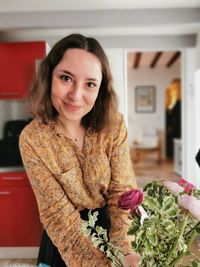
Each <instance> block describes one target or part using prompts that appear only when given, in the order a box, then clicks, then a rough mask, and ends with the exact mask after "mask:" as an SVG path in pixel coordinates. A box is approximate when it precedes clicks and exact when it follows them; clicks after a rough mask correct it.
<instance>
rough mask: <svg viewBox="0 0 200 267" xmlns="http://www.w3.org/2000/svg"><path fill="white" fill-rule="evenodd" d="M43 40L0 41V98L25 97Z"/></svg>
mask: <svg viewBox="0 0 200 267" xmlns="http://www.w3.org/2000/svg"><path fill="white" fill-rule="evenodd" d="M45 55H46V43H45V42H18V43H0V73H1V80H0V99H25V98H26V96H27V92H28V89H29V87H30V84H31V82H32V80H33V77H34V75H35V60H37V59H42V58H44V56H45Z"/></svg>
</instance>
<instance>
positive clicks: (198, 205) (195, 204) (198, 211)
mask: <svg viewBox="0 0 200 267" xmlns="http://www.w3.org/2000/svg"><path fill="white" fill-rule="evenodd" d="M189 212H190V213H191V214H192V215H193V216H194V217H195V218H196V219H197V220H199V221H200V200H199V199H194V200H192V201H191V202H190V205H189Z"/></svg>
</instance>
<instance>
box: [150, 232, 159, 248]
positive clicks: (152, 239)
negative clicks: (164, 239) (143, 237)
mask: <svg viewBox="0 0 200 267" xmlns="http://www.w3.org/2000/svg"><path fill="white" fill-rule="evenodd" d="M147 238H148V240H149V242H150V243H151V244H152V245H153V246H154V247H155V246H157V244H158V237H157V235H156V234H155V233H151V234H147Z"/></svg>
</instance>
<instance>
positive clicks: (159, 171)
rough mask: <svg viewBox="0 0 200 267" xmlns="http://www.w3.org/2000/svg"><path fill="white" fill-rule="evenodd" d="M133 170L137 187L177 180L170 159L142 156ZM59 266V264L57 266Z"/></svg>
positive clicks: (6, 261) (195, 246)
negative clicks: (159, 162)
mask: <svg viewBox="0 0 200 267" xmlns="http://www.w3.org/2000/svg"><path fill="white" fill-rule="evenodd" d="M133 168H134V172H135V175H136V179H137V184H138V187H139V188H141V189H142V188H143V187H144V185H145V184H147V183H148V182H149V181H150V180H152V179H159V180H161V179H165V180H170V181H175V182H176V181H178V179H179V175H177V174H175V173H174V171H173V162H172V161H163V162H162V163H161V164H157V161H156V159H155V158H153V157H146V158H142V159H141V160H140V161H139V162H138V163H134V164H133ZM192 250H193V251H194V252H195V254H196V255H198V256H199V258H200V251H199V246H198V244H197V243H196V242H194V244H193V246H192ZM19 263H26V264H35V263H36V260H35V259H29V260H27V259H0V267H1V266H7V265H9V264H18V265H17V266H20V265H19ZM58 267H59V266H58Z"/></svg>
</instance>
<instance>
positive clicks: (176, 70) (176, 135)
mask: <svg viewBox="0 0 200 267" xmlns="http://www.w3.org/2000/svg"><path fill="white" fill-rule="evenodd" d="M127 64H128V71H127V76H128V79H127V80H128V130H129V145H130V151H131V157H132V161H133V165H134V170H135V172H136V175H137V174H138V172H139V173H140V174H141V170H143V171H144V177H143V178H142V179H139V181H138V183H139V184H140V182H143V183H144V181H145V172H146V175H147V178H148V176H149V172H148V170H149V169H151V176H152V177H153V176H154V177H155V178H161V179H166V178H167V177H166V176H167V175H169V177H168V179H170V177H171V179H174V178H175V179H177V178H178V177H179V176H181V175H182V174H181V166H178V167H177V166H176V162H181V161H182V158H178V156H179V155H180V153H179V154H178V153H177V148H175V147H176V143H178V144H181V104H180V103H181V54H180V52H179V51H143V52H128V55H127ZM144 77H145V78H144ZM173 92H174V93H173ZM176 92H177V93H176ZM180 149H181V147H180V148H179V150H180ZM175 151H176V153H175ZM180 156H181V155H180ZM145 163H146V164H147V166H146V167H145V165H144V164H145ZM141 164H142V166H140V165H141ZM138 168H139V169H140V171H139V170H138ZM152 168H153V169H155V173H153V172H152ZM159 169H160V177H159V175H158V170H159ZM145 170H146V171H145ZM156 170H157V171H156ZM162 170H163V171H162ZM147 180H148V179H147Z"/></svg>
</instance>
